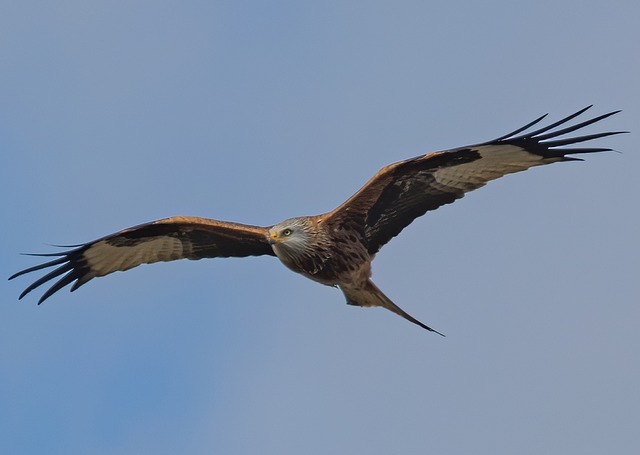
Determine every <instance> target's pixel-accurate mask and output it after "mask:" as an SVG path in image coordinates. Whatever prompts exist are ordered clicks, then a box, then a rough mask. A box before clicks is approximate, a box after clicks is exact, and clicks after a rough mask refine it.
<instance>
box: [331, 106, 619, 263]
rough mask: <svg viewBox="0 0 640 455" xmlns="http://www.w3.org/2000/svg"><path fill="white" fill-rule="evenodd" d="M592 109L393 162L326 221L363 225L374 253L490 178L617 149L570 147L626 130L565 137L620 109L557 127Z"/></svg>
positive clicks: (535, 122)
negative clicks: (415, 222) (416, 221)
mask: <svg viewBox="0 0 640 455" xmlns="http://www.w3.org/2000/svg"><path fill="white" fill-rule="evenodd" d="M590 107H591V106H588V107H586V108H584V109H582V110H580V111H578V112H576V113H575V114H572V115H570V116H568V117H566V118H563V119H562V120H559V121H557V122H555V123H552V124H551V125H548V126H546V127H544V128H540V129H538V130H535V131H531V132H528V133H524V131H526V130H528V129H529V128H531V127H532V126H533V125H535V124H537V123H538V122H540V121H541V120H542V119H543V118H545V117H546V115H543V116H542V117H540V118H538V119H536V120H534V121H533V122H531V123H529V124H527V125H525V126H523V127H522V128H519V129H517V130H516V131H513V132H511V133H509V134H506V135H504V136H501V137H499V138H497V139H494V140H492V141H489V142H485V143H482V144H477V145H472V146H468V147H460V148H456V149H452V150H445V151H441V152H434V153H429V154H426V155H422V156H418V157H415V158H412V159H408V160H405V161H400V162H398V163H394V164H390V165H388V166H386V167H384V168H382V169H381V170H380V171H379V172H378V173H377V174H376V175H375V176H374V177H373V178H372V179H371V180H369V182H367V183H366V184H365V186H364V187H362V188H361V189H360V190H359V191H358V192H357V193H356V194H354V195H353V196H352V197H351V198H349V199H348V200H347V201H346V202H345V203H344V204H342V205H341V206H339V207H338V208H336V209H335V210H333V211H332V212H329V213H328V214H326V215H325V220H326V221H327V222H333V223H336V224H345V223H346V224H349V225H351V226H353V225H354V224H357V225H359V226H360V227H361V228H362V229H363V232H364V236H365V240H366V242H367V248H368V250H369V253H371V254H374V253H376V252H377V251H378V250H379V249H380V248H381V247H382V246H383V245H384V244H385V243H387V242H388V241H389V240H391V238H393V237H395V236H396V235H398V234H399V233H400V232H401V231H402V229H404V228H405V227H406V226H408V225H409V224H410V223H411V222H412V221H413V220H414V219H416V218H417V217H419V216H422V215H423V214H424V213H426V212H427V211H429V210H435V209H437V208H438V207H440V206H442V205H444V204H450V203H452V202H454V201H455V200H456V199H459V198H461V197H463V196H464V195H465V193H467V192H469V191H472V190H475V189H476V188H480V187H481V186H484V185H485V184H486V183H487V182H489V181H490V180H494V179H497V178H499V177H502V176H503V175H506V174H511V173H513V172H520V171H524V170H526V169H529V168H530V167H533V166H540V165H543V164H549V163H555V162H559V161H572V160H579V158H572V157H568V156H566V155H567V154H580V153H592V152H603V151H608V150H611V149H608V148H587V147H582V148H565V147H564V146H566V145H570V144H577V143H580V142H585V141H589V140H592V139H597V138H601V137H605V136H611V135H614V134H620V133H622V131H615V132H605V133H596V134H589V135H586V136H578V137H568V138H560V137H561V136H564V135H566V134H568V133H571V132H573V131H576V130H578V129H580V128H583V127H586V126H588V125H591V124H593V123H596V122H599V121H600V120H603V119H605V118H607V117H609V116H611V115H614V114H616V113H617V112H619V111H615V112H610V113H608V114H604V115H600V116H598V117H595V118H592V119H590V120H586V121H584V122H581V123H578V124H576V125H572V126H569V127H565V128H562V129H556V128H557V127H559V126H560V125H563V124H565V123H567V122H569V121H570V120H572V119H574V118H575V117H577V116H578V115H580V114H582V113H583V112H585V111H586V110H587V109H589V108H590ZM554 129H555V131H553V130H554ZM520 133H522V134H520Z"/></svg>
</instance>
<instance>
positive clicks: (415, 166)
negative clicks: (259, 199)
mask: <svg viewBox="0 0 640 455" xmlns="http://www.w3.org/2000/svg"><path fill="white" fill-rule="evenodd" d="M590 107H591V106H588V107H586V108H584V109H581V110H580V111H578V112H576V113H575V114H572V115H569V116H568V117H565V118H563V119H561V120H559V121H557V122H555V123H552V124H550V125H548V126H545V127H543V128H539V129H536V130H534V131H529V130H530V129H531V127H533V126H534V125H536V124H538V123H539V122H540V121H541V120H542V119H544V118H545V117H546V115H543V116H542V117H539V118H538V119H536V120H534V121H533V122H531V123H529V124H527V125H525V126H523V127H522V128H518V129H517V130H515V131H513V132H511V133H509V134H505V135H504V136H500V137H499V138H497V139H494V140H491V141H488V142H483V143H480V144H476V145H470V146H466V147H459V148H454V149H450V150H443V151H439V152H433V153H427V154H426V155H421V156H417V157H415V158H411V159H408V160H404V161H399V162H397V163H394V164H390V165H388V166H385V167H383V168H382V169H380V171H378V173H377V174H376V175H374V176H373V177H372V178H371V179H370V180H369V181H368V182H367V183H366V184H365V185H364V186H363V187H362V188H361V189H360V190H358V191H357V192H356V193H355V194H354V195H353V196H351V197H350V198H349V199H347V201H346V202H344V203H343V204H342V205H340V206H339V207H337V208H336V209H334V210H332V211H330V212H328V213H324V214H322V215H316V216H301V217H296V218H291V219H288V220H285V221H282V222H280V223H277V224H275V225H273V226H267V227H260V226H252V225H246V224H239V223H232V222H226V221H218V220H214V219H208V218H197V217H189V216H176V217H171V218H165V219H161V220H157V221H152V222H150V223H146V224H141V225H139V226H135V227H131V228H128V229H125V230H123V231H120V232H117V233H115V234H111V235H107V236H106V237H102V238H100V239H97V240H94V241H93V242H89V243H86V244H82V245H73V246H72V247H71V248H73V249H71V250H68V251H63V252H59V253H48V254H34V256H49V257H56V259H53V260H51V261H49V262H46V263H44V264H40V265H36V266H34V267H30V268H28V269H25V270H22V271H20V272H18V273H16V274H15V275H13V276H11V277H10V278H9V279H12V278H15V277H18V276H20V275H23V274H25V273H30V272H34V271H37V270H41V269H46V268H48V267H54V266H57V268H55V269H53V270H52V271H50V272H49V273H47V274H46V275H44V276H43V277H41V278H39V279H38V280H36V281H35V282H34V283H33V284H31V285H30V286H29V287H27V288H26V289H25V290H24V292H22V294H20V297H19V298H20V299H21V298H23V297H24V296H25V295H27V294H28V293H29V292H31V291H32V290H34V289H35V288H37V287H39V286H41V285H42V284H44V283H46V282H47V281H49V280H53V279H55V278H58V277H61V278H60V279H59V280H58V281H56V282H55V283H54V284H53V286H51V288H49V289H48V290H47V291H46V292H45V293H44V294H43V295H42V297H41V298H40V300H39V302H38V304H40V303H42V302H43V301H44V300H46V299H47V298H49V297H50V296H51V295H52V294H53V293H55V292H56V291H58V290H59V289H61V288H63V287H64V286H66V285H68V284H70V283H73V285H72V286H71V291H75V290H76V289H78V288H79V287H80V286H82V285H83V284H85V283H87V282H88V281H90V280H91V279H93V278H96V277H101V276H105V275H108V274H110V273H112V272H116V271H123V270H129V269H131V268H133V267H137V266H139V265H140V264H149V263H153V262H160V261H173V260H176V259H203V258H225V257H246V256H259V255H271V256H276V257H277V258H278V259H280V261H281V262H282V263H283V264H284V265H285V266H287V267H288V268H289V269H291V270H293V271H294V272H297V273H300V274H302V275H304V276H306V277H307V278H310V279H312V280H314V281H317V282H319V283H322V284H324V285H328V286H334V287H338V288H339V289H340V290H341V291H342V292H343V293H344V296H345V297H346V300H347V303H348V304H349V305H357V306H362V307H375V306H380V307H384V308H386V309H388V310H390V311H393V312H394V313H396V314H398V315H400V316H402V317H403V318H405V319H407V320H409V321H411V322H413V323H414V324H417V325H418V326H420V327H422V328H424V329H427V330H429V331H432V332H436V333H438V334H440V335H442V334H441V333H440V332H438V331H436V330H434V329H432V328H431V327H429V326H427V325H425V324H423V323H422V322H420V321H418V320H417V319H415V318H414V317H413V316H411V315H409V314H408V313H406V312H405V311H404V310H402V309H401V308H400V307H399V306H397V305H396V304H395V303H393V302H392V301H391V300H390V299H389V298H388V297H387V296H386V295H384V294H383V293H382V291H380V289H378V288H377V287H376V285H375V284H373V282H372V281H371V261H372V260H373V258H374V256H375V255H376V253H377V252H378V251H379V250H380V248H381V247H382V246H383V245H385V244H386V243H387V242H389V240H391V239H392V238H393V237H395V236H396V235H398V234H399V233H400V232H401V231H402V230H403V229H404V228H405V227H406V226H408V225H409V224H410V223H411V222H412V221H413V220H414V219H416V218H417V217H419V216H422V215H423V214H424V213H426V212H427V211H429V210H435V209H437V208H438V207H440V206H442V205H444V204H449V203H452V202H454V201H455V200H456V199H459V198H461V197H463V196H464V195H465V193H467V192H469V191H472V190H475V189H476V188H480V187H481V186H483V185H485V184H486V183H487V182H489V181H490V180H494V179H497V178H498V177H502V176H503V175H506V174H511V173H514V172H519V171H524V170H526V169H529V168H530V167H533V166H540V165H543V164H550V163H557V162H560V161H574V160H579V158H574V157H570V156H567V155H569V154H583V153H592V152H602V151H608V150H611V149H609V148H596V147H576V148H566V147H565V146H567V145H571V144H578V143H582V142H585V141H590V140H593V139H598V138H602V137H605V136H611V135H614V134H620V133H622V131H609V132H603V133H595V134H588V135H584V136H577V137H575V136H569V137H567V136H566V135H567V134H569V133H572V132H574V131H576V130H579V129H581V128H583V127H586V126H588V125H591V124H593V123H596V122H599V121H601V120H603V119H605V118H607V117H609V116H611V115H614V114H616V113H617V112H619V111H615V112H610V113H607V114H604V115H600V116H598V117H595V118H591V119H589V120H586V121H583V122H581V123H577V124H574V125H571V126H566V124H567V123H568V122H570V121H571V120H573V119H574V118H575V117H577V116H579V115H580V114H582V113H584V112H585V111H586V110H587V109H589V108H590ZM560 126H562V128H560V129H559V128H558V127H560ZM527 131H529V132H527Z"/></svg>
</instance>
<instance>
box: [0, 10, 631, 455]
mask: <svg viewBox="0 0 640 455" xmlns="http://www.w3.org/2000/svg"><path fill="white" fill-rule="evenodd" d="M0 11H1V13H0V62H1V63H0V78H1V80H2V84H0V150H1V151H2V157H3V158H2V166H0V182H1V183H0V185H2V191H1V192H0V201H1V203H2V210H3V212H4V214H5V215H4V216H3V236H2V242H3V244H2V251H3V254H2V256H1V258H0V268H1V272H2V274H3V276H5V277H8V276H9V275H11V274H12V273H14V272H15V271H17V270H19V269H22V268H25V267H28V266H30V265H33V264H35V263H36V262H37V259H34V258H30V257H28V256H20V254H19V253H21V252H48V251H51V250H52V248H53V247H51V246H49V245H51V244H75V243H80V242H85V241H90V240H93V239H95V238H97V237H100V236H103V235H105V234H108V233H111V232H114V231H117V230H120V229H122V228H125V227H128V226H133V225H136V224H139V223H143V222H146V221H150V220H153V219H157V218H162V217H166V216H171V215H197V216H207V217H212V218H218V219H224V220H234V221H239V222H245V223H253V224H261V225H268V224H272V223H275V222H277V221H280V220H282V219H284V218H288V217H291V216H296V215H306V214H316V213H321V212H324V211H327V210H330V209H332V208H333V207H334V206H336V205H337V204H339V203H341V202H342V201H343V200H344V199H346V198H347V197H348V196H349V195H350V194H352V192H354V191H355V190H357V189H358V188H359V187H360V186H361V185H362V184H363V183H364V182H365V181H366V180H367V179H368V178H369V177H370V176H371V175H373V173H375V171H376V170H377V169H379V168H380V167H381V166H383V165H385V164H388V163H390V162H393V161H397V160H400V159H404V158H408V157H411V156H415V155H418V154H422V153H426V152H429V151H433V150H439V149H444V148H449V147H456V146H461V145H466V144H472V143H475V142H480V141H484V140H488V139H491V138H493V137H497V136H499V135H502V134H504V133H506V132H508V131H511V130H513V129H515V128H517V127H519V126H521V125H523V124H525V123H527V122H528V121H530V120H532V119H533V118H535V117H537V116H539V115H541V114H543V113H546V112H550V114H551V117H550V118H552V119H558V118H560V117H561V116H564V115H567V114H569V113H572V112H574V111H576V110H577V109H579V108H581V107H583V106H586V105H588V104H595V108H594V111H593V112H594V113H604V112H607V111H610V110H615V109H623V112H622V113H621V114H619V115H617V116H615V117H613V118H611V119H608V120H607V121H606V122H603V124H602V125H601V126H600V127H599V128H600V129H602V128H604V129H613V130H620V129H622V130H631V131H632V132H633V134H628V135H625V136H618V137H612V138H608V139H604V140H601V141H600V142H599V144H598V145H602V146H610V147H613V148H614V149H616V150H617V151H620V152H621V153H605V154H600V155H597V156H589V157H588V159H587V160H586V161H585V162H583V163H567V164H559V165H555V166H549V167H545V168H539V169H534V170H531V171H529V172H527V173H523V174H517V175H515V176H509V177H506V178H504V179H501V180H499V181H497V182H493V183H491V184H490V185H488V186H487V187H485V188H483V189H481V190H479V191H477V192H474V193H472V194H470V195H468V196H467V197H465V198H464V199H463V200H461V201H458V202H457V203H456V204H453V205H450V206H447V207H444V208H442V209H440V210H438V211H437V212H432V213H429V214H427V215H426V216H425V217H423V218H421V219H419V220H417V221H416V222H414V224H412V225H411V226H410V227H409V228H407V229H406V230H405V231H404V232H403V233H402V235H401V236H399V237H398V238H396V239H394V240H393V241H392V242H391V243H390V244H389V245H387V246H386V247H385V248H384V249H383V250H382V251H381V253H380V254H379V255H378V257H377V258H376V261H375V263H374V280H375V282H376V283H377V284H378V286H379V287H380V288H381V289H383V290H384V291H385V293H386V294H388V295H389V296H390V297H391V298H392V299H393V300H394V301H396V302H397V303H398V304H399V305H400V306H402V307H403V308H405V309H406V310H407V311H408V312H410V313H411V314H413V315H415V316H416V317H417V318H419V319H421V320H423V321H424V322H425V323H427V324H429V325H431V326H432V327H434V328H436V329H438V330H440V331H443V332H444V333H446V334H447V337H446V338H441V337H439V336H437V335H434V334H431V333H427V332H425V331H423V330H420V329H419V328H418V327H416V326H413V325H412V324H409V323H408V322H406V321H404V320H402V319H401V318H399V317H397V316H395V315H393V314H391V313H389V312H386V311H383V310H380V309H360V308H353V307H348V306H347V305H345V304H344V299H343V297H342V295H341V293H340V292H339V291H337V290H335V289H331V288H328V287H323V286H320V285H318V284H315V283H312V282H311V281H308V280H305V279H304V278H302V277H301V276H297V275H295V274H292V273H291V272H289V271H288V270H287V269H285V268H284V267H283V266H282V265H281V264H279V263H278V262H277V260H275V259H273V258H250V259H229V260H209V261H199V262H192V261H181V262H174V263H166V264H155V265H151V266H145V267H140V268H137V269H134V270H132V271H129V272H127V273H118V274H114V275H111V276H108V277H106V278H103V279H100V280H95V281H92V282H91V283H90V284H88V285H87V286H85V287H83V288H81V289H80V290H79V291H77V292H74V293H73V294H70V293H68V292H67V291H66V290H64V291H62V292H60V293H58V294H56V295H55V296H54V297H52V298H51V299H50V300H48V301H47V302H46V304H44V305H41V306H39V307H38V306H36V304H35V303H36V297H35V296H31V295H29V296H28V297H27V298H25V299H24V300H23V301H22V302H21V303H18V301H17V296H18V295H19V293H20V292H21V291H22V289H23V288H24V287H25V286H26V285H27V284H28V283H30V281H29V278H20V279H17V280H14V281H6V280H5V281H0V283H2V284H1V285H0V286H1V287H0V295H1V296H2V302H3V305H2V309H1V310H0V311H1V312H2V313H1V316H0V451H1V452H2V453H20V454H40V453H48V454H69V453H83V454H113V453H117V454H138V453H158V454H173V453H194V454H199V453H229V454H253V453H264V454H282V453H305V454H325V453H369V454H388V453H406V454H412V453H442V454H469V453H475V454H513V453H518V454H539V453H558V454H559V453H562V454H565V453H581V454H601V453H636V452H637V451H638V450H639V448H640V436H639V435H638V431H637V429H638V427H639V426H640V418H639V414H638V409H639V408H640V389H639V388H638V383H640V364H639V363H638V359H639V358H640V334H639V332H638V329H637V325H638V321H639V318H640V307H639V305H638V304H639V302H640V285H639V283H638V278H639V272H640V261H639V259H638V257H640V255H639V253H640V240H639V236H638V232H640V231H639V230H640V217H639V215H638V210H637V208H638V201H637V197H638V192H637V189H636V188H637V170H638V168H639V165H640V154H639V153H638V147H637V143H638V140H637V137H638V136H637V134H638V130H639V129H640V128H639V127H638V125H640V107H639V106H640V103H639V102H640V96H639V95H640V92H639V89H638V80H640V61H639V60H638V58H637V46H638V42H640V32H639V31H638V27H637V18H638V17H639V14H640V6H638V3H637V2H635V1H614V2H591V4H587V3H585V2H578V1H563V0H561V1H557V0H554V1H553V2H551V1H540V2H521V1H494V2H492V1H489V2H455V1H454V2H441V3H435V2H411V1H394V2H376V1H367V2H358V1H339V2H333V1H326V2H294V1H289V2H278V1H276V2H255V1H243V2H180V3H179V2H164V1H154V2H150V1H139V2H103V1H99V2H93V1H92V2H86V1H59V2H35V1H23V2H12V4H5V5H3V6H2V7H0ZM590 131H596V130H595V129H594V130H590Z"/></svg>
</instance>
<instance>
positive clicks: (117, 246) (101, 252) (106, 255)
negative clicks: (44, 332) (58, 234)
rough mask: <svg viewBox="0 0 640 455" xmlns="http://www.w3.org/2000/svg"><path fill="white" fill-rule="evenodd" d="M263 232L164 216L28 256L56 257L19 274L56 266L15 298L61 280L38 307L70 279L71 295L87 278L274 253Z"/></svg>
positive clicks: (242, 226) (246, 226) (225, 224)
mask: <svg viewBox="0 0 640 455" xmlns="http://www.w3.org/2000/svg"><path fill="white" fill-rule="evenodd" d="M268 230H269V228H264V227H258V226H249V225H245V224H239V223H229V222H224V221H217V220H211V219H207V218H196V217H173V218H165V219H162V220H158V221H153V222H151V223H146V224H141V225H139V226H135V227H132V228H129V229H125V230H123V231H120V232H117V233H115V234H112V235H108V236H106V237H103V238H101V239H98V240H94V241H93V242H89V243H86V244H84V245H78V247H77V248H75V249H72V250H69V251H64V252H61V253H50V254H33V255H32V256H49V257H51V256H55V257H57V259H54V260H52V261H49V262H46V263H44V264H39V265H36V266H33V267H30V268H28V269H25V270H22V271H20V272H18V273H16V274H15V275H13V276H11V277H10V278H9V279H10V280H11V279H13V278H16V277H18V276H20V275H24V274H25V273H30V272H35V271H37V270H41V269H46V268H49V267H54V266H58V267H57V268H55V269H54V270H52V271H51V272H49V273H47V274H46V275H44V276H43V277H41V278H40V279H38V280H37V281H35V282H34V283H33V284H31V285H30V286H29V287H27V288H26V289H25V290H24V291H23V292H22V294H20V298H22V297H24V296H25V295H27V294H28V293H29V292H31V291H32V290H34V289H35V288H37V287H38V286H40V285H42V284H44V283H46V282H47V281H50V280H53V279H55V278H58V277H61V278H60V279H59V280H58V281H57V282H55V283H54V285H53V286H52V287H51V288H49V289H48V290H47V291H46V292H45V293H44V294H43V295H42V297H41V298H40V300H39V301H38V304H40V303H42V302H43V301H45V300H46V299H47V298H48V297H50V296H51V295H52V294H53V293H55V292H56V291H58V290H60V289H61V288H63V287H65V286H66V285H68V284H70V283H72V282H74V281H75V283H74V284H73V286H72V287H71V291H75V290H76V289H78V288H79V287H80V286H82V285H83V284H85V283H86V282H88V281H89V280H91V279H92V278H95V277H99V276H104V275H108V274H109V273H113V272H116V271H123V270H129V269H131V268H133V267H137V266H139V265H140V264H150V263H153V262H163V261H175V260H177V259H203V258H217V257H245V256H260V255H265V254H268V255H272V256H273V255H274V253H273V249H272V248H271V246H270V245H269V243H268V241H267V238H268Z"/></svg>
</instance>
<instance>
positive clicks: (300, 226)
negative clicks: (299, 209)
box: [269, 217, 312, 256]
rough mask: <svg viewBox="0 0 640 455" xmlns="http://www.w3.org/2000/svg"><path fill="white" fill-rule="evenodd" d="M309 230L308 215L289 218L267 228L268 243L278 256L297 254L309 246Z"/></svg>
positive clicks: (310, 224)
mask: <svg viewBox="0 0 640 455" xmlns="http://www.w3.org/2000/svg"><path fill="white" fill-rule="evenodd" d="M311 230H312V221H311V219H310V218H309V217H298V218H291V219H288V220H285V221H283V222H281V223H278V224H276V225H275V226H273V227H272V228H271V229H269V243H270V244H271V246H272V247H273V250H274V251H275V253H276V254H277V255H278V256H297V255H300V254H303V253H304V252H305V251H306V250H307V248H308V247H309V244H310V240H311V235H312V233H311Z"/></svg>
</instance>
